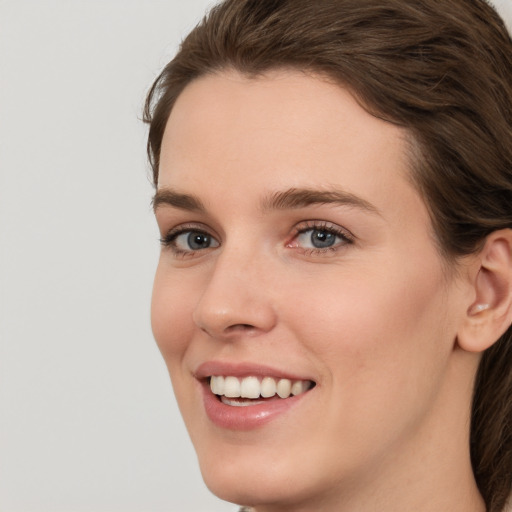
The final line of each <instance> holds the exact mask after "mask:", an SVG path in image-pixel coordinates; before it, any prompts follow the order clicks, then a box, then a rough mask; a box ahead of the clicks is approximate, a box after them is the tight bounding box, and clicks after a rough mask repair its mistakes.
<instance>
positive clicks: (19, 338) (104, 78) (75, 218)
mask: <svg viewBox="0 0 512 512" xmlns="http://www.w3.org/2000/svg"><path fill="white" fill-rule="evenodd" d="M211 3H212V2H210V1H208V0H186V1H185V0H88V1H86V0H32V1H30V0H0V510H1V511H2V512H164V511H165V512H223V511H224V512H229V511H233V510H235V509H236V507H234V506H233V505H231V504H227V503H224V502H221V501H220V500H218V499H216V498H215V497H213V496H212V495H210V493H209V492H208V490H207V489H206V488H205V486H204V484H203V483H202V480H201V477H200V474H199V471H198V468H197V463H196V459H195V455H194V452H193V449H192V447H191V444H190V442H189V440H188V437H187V435H186V431H185V429H184V427H183V424H182V421H181V418H180V416H179V412H178V410H177V407H176V405H175V402H174V398H173V396H172V390H171V386H170V383H169V379H168V375H167V371H166V368H165V366H164V363H163V361H162V359H161V357H160V354H159V352H158V350H157V348H156V345H155V343H154V341H153V339H152V335H151V330H150V324H149V304H150V295H151V285H152V277H153V272H154V268H155V265H156V262H157V257H158V251H159V245H158V233H157V230H156V226H155V223H154V220H153V217H152V214H151V209H150V198H151V195H152V187H151V185H150V183H149V180H148V176H149V169H148V165H147V163H146V157H145V135H146V128H145V127H144V125H143V124H142V122H141V121H140V117H141V110H142V103H143V99H144V95H145V92H146V91H147V89H148V87H149V85H150V84H151V82H152V80H153V79H154V78H155V77H156V75H157V73H158V71H159V70H160V68H161V67H162V66H163V65H164V64H165V63H166V62H167V61H168V60H169V59H170V58H171V56H172V55H173V53H174V52H175V50H176V48H177V45H178V43H179V41H180V40H181V38H182V37H183V36H184V35H185V34H186V33H187V31H188V30H189V29H190V28H192V26H193V25H194V24H195V22H197V21H198V20H199V19H200V17H201V15H202V13H203V12H204V11H205V9H206V7H207V6H208V5H211ZM496 4H497V5H498V6H499V7H500V8H501V9H502V13H503V15H504V16H506V17H507V18H508V20H509V23H510V20H512V0H501V1H500V2H498V1H497V2H496Z"/></svg>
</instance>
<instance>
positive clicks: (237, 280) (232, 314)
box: [193, 251, 277, 339]
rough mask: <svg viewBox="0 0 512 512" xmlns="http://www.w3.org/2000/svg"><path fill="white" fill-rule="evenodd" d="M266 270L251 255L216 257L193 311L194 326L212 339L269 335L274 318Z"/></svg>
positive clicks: (264, 264) (263, 264)
mask: <svg viewBox="0 0 512 512" xmlns="http://www.w3.org/2000/svg"><path fill="white" fill-rule="evenodd" d="M235 252H236V251H235ZM267 267H268V262H266V261H264V258H259V262H258V260H257V259H256V258H255V257H254V255H253V257H252V258H251V257H250V256H244V255H243V254H241V253H239V254H232V255H230V254H228V253H227V251H226V252H224V253H223V254H220V255H219V256H218V258H217V260H216V262H215V265H214V267H213V269H212V270H211V271H210V274H209V278H208V280H207V282H206V284H205V288H204V291H203V293H202V295H201V296H200V299H199V301H198V303H197V304H196V307H195V309H194V312H193V320H194V323H195V324H196V325H197V326H198V327H199V328H200V329H201V330H202V331H204V332H205V333H207V334H208V335H209V336H210V337H212V338H216V339H229V338H234V337H236V336H240V335H247V336H258V335H261V334H264V333H266V332H269V331H271V330H272V329H273V328H274V326H275V324H276V321H277V315H276V310H275V307H274V304H273V301H272V292H271V289H272V286H271V285H270V282H269V281H272V279H271V278H270V276H269V272H268V270H267V272H266V271H265V269H266V268H267Z"/></svg>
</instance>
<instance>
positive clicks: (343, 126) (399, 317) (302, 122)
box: [152, 71, 463, 510]
mask: <svg viewBox="0 0 512 512" xmlns="http://www.w3.org/2000/svg"><path fill="white" fill-rule="evenodd" d="M408 173H409V163H408V159H407V156H406V141H405V134H404V132H403V131H402V130H401V129H400V128H398V127H396V126H393V125H391V124H388V123H386V122H384V121H381V120H378V119H376V118H375V117H372V116H371V115H369V114H368V113H367V112H366V111H365V110H364V109H362V108H361V107H360V106H359V105H358V103H357V102H356V101H355V100H354V98H353V97H352V96H351V94H349V92H347V91H346V90H344V89H342V88H340V87H339V86H336V85H333V84H330V83H328V82H327V81H323V80H321V79H319V78H318V77H314V76H308V75H306V74H302V73H299V72H293V71H279V72H277V71H276V72H272V73H269V74H267V75H265V76H264V77H260V78H256V79H249V78H245V77H243V76H240V75H238V74H236V73H234V72H224V73H219V74H216V75H210V76H207V77H203V78H201V79H198V80H196V81H195V82H193V83H192V84H190V85H189V86H188V87H187V88H186V89H185V90H184V92H183V93H182V94H181V96H180V97H179V98H178V100H177V103H176V105H175V107H174V109H173V111H172V114H171V116H170V119H169V121H168V124H167V127H166V130H165V135H164V140H163V147H162V152H161V164H160V177H159V183H158V191H157V195H156V198H155V211H156V217H157V220H158V225H159V229H160V233H161V236H162V239H163V247H162V251H161V256H160V262H159V265H158V270H157V273H156V278H155V285H154V294H153V304H152V325H153V331H154V334H155V337H156V340H157V343H158V346H159V348H160V350H161V352H162V354H163V356H164V358H165V362H166V364H167V366H168V369H169V372H170V375H171V378H172V383H173V387H174V391H175V393H176V396H177V399H178V403H179V406H180V409H181V412H182V414H183V417H184V419H185V423H186V425H187V428H188V430H189V432H190V435H191V438H192V441H193V443H194V445H195V448H196V450H197V453H198V457H199V462H200V466H201V470H202V473H203V476H204V478H205V481H206V483H207V485H208V486H209V487H210V488H211V489H212V491H213V492H215V493H216V494H218V495H219V496H220V497H222V498H224V499H227V500H229V501H235V502H239V503H249V504H253V505H254V504H258V503H267V504H270V503H276V504H285V503H288V504H291V503H294V502H297V503H298V502H301V501H302V502H304V503H306V502H308V500H310V501H309V502H310V503H311V504H313V503H315V501H314V500H315V499H322V500H328V499H329V497H330V496H333V495H334V494H336V493H337V492H341V490H342V489H345V491H347V489H351V490H352V491H353V490H354V489H357V488H360V487H361V486H364V482H365V481H370V480H371V479H373V480H375V479H376V478H378V476H377V475H380V474H381V473H382V474H384V473H385V472H386V470H387V469H390V468H394V467H404V465H407V464H406V463H407V462H409V461H411V460H413V459H414V458H418V457H420V458H421V453H422V452H421V450H422V448H421V446H423V445H424V444H425V443H424V441H425V440H426V439H427V437H428V436H429V435H431V433H432V431H436V425H437V424H438V423H439V422H440V418H441V417H442V416H443V414H444V412H443V411H444V409H445V406H446V404H448V403H449V402H450V398H449V397H450V390H449V388H450V386H449V384H450V382H449V379H450V378H451V377H450V375H451V372H450V370H449V368H450V361H451V357H452V353H453V351H454V340H455V338H456V334H457V329H458V319H459V317H460V310H461V306H460V304H461V299H460V297H461V294H462V293H463V291H462V287H461V286H459V284H460V283H459V284H458V283H457V282H456V281H455V277H450V276H449V275H447V273H446V271H443V268H444V267H443V262H442V260H441V257H440V256H439V254H438V251H437V250H436V246H435V242H434V237H433V234H432V230H431V223H430V220H429V216H428V213H427V210H426V208H425V204H424V202H423V201H422V199H421V198H420V196H419V195H418V193H417V192H416V190H415V189H414V187H413V186H412V185H411V182H410V180H409V179H408ZM212 376H216V377H218V376H221V377H224V383H222V380H223V379H215V386H218V387H217V388H216V389H215V391H216V393H217V394H214V393H212V391H211V390H210V385H209V382H210V377H212ZM228 377H229V378H228ZM248 377H253V378H252V379H249V378H248ZM287 380H289V381H290V383H291V384H292V385H293V384H294V383H295V386H294V389H293V391H294V392H296V393H298V394H297V395H295V396H294V395H291V396H290V397H288V398H286V396H287V395H288V393H289V392H290V390H289V385H288V382H287ZM263 381H264V382H263ZM280 381H282V382H281V383H280ZM262 382H263V383H262ZM274 384H276V385H277V388H278V391H279V393H280V394H281V395H283V396H284V398H281V396H279V394H275V395H273V396H268V397H266V398H262V397H261V396H260V394H261V393H263V394H264V395H272V393H273V391H274ZM240 393H243V394H245V395H247V396H250V397H256V396H258V398H243V397H242V398H240V397H239V395H240ZM223 394H224V395H231V396H223V397H222V396H221V395H223ZM237 396H238V397H237ZM443 419H445V418H443ZM445 428H449V426H447V427H445ZM427 445H428V443H427ZM323 502H324V501H323ZM325 502H327V501H325ZM312 507H313V508H309V509H308V510H314V509H315V508H314V506H313V505H312Z"/></svg>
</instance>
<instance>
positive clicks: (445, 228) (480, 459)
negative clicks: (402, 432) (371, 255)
mask: <svg viewBox="0 0 512 512" xmlns="http://www.w3.org/2000/svg"><path fill="white" fill-rule="evenodd" d="M279 67H292V68H297V69H301V70H306V71H312V72H315V73H320V74H322V75H324V76H327V77H329V78H330V79H333V80H335V81H336V82H338V83H340V84H343V85H344V86H346V87H349V89H350V90H351V91H352V92H353V93H354V95H355V96H356V97H357V98H358V100H359V101H360V102H361V104H362V105H363V106H364V107H365V108H366V109H367V110H368V111H369V112H370V113H372V114H373V115H375V116H378V117H380V118H383V119H385V120H387V121H389V122H392V123H394V124H398V125H400V126H403V127H405V128H406V129H407V130H408V131H409V133H410V134H411V136H412V140H413V152H414V158H413V166H412V167H413V168H412V178H413V180H414V182H415V184H416V186H417V187H418V189H419V191H420V192H421V193H422V195H423V197H424V198H425V201H426V203H427V206H428V208H429V209H430V213H431V217H432V222H433V225H434V228H435V232H436V236H437V239H438V242H439V246H440V248H441V250H442V253H443V254H444V256H445V257H446V258H447V259H448V260H451V261H453V260H455V259H456V258H457V256H461V255H466V254H470V253H472V252H474V251H476V250H477V249H478V248H479V246H480V244H481V243H482V241H483V240H484V238H485V237H486V236H487V235H488V234H489V233H491V232H492V231H494V230H497V229H502V228H512V41H511V39H510V35H509V34H508V32H507V30H506V28H505V26H504V24H503V21H502V20H501V19H500V18H499V16H498V15H497V14H496V12H495V11H494V10H493V9H492V8H491V7H490V6H489V4H487V3H486V2H485V1H484V0H444V1H443V0H415V1H414V2H410V1H409V0H315V1H314V2H312V1H311V0H226V1H224V2H222V3H221V4H219V5H218V6H216V7H214V8H213V9H212V10H211V12H210V13H209V15H208V16H206V17H205V19H204V20H203V21H202V22H201V23H200V24H199V25H198V26H197V27H196V28H195V29H194V30H193V31H192V32H191V33H190V34H189V35H188V37H187V38H186V39H185V40H184V41H183V43H182V45H181V48H180V51H179V53H178V54H177V56H176V57H175V58H174V59H173V60H172V61H171V62H170V63H169V64H168V65H167V66H166V67H165V69H164V70H163V71H162V73H161V74H160V76H159V77H158V78H157V80H156V81H155V83H154V84H153V86H152V88H151V90H150V92H149V94H148V97H147V100H146V105H145V111H144V120H145V121H146V122H147V123H149V124H150V128H149V139H148V154H149V158H150V162H151V165H152V168H153V179H154V183H155V185H156V184H157V182H158V166H159V156H160V148H161V143H162V137H163V133H164V130H165V125H166V123H167V119H168V117H169V115H170V112H171V109H172V107H173V105H174V102H175V101H176V98H177V97H178V96H179V94H180V93H181V91H183V89H184V88H185V87H186V86H187V85H188V84H189V83H190V82H191V81H192V80H194V79H195V78H197V77H200V76H202V75H205V74H207V73H213V72H215V71H218V70H222V69H226V68H234V69H236V70H238V71H239V72H242V73H245V74H248V75H250V76H254V75H258V74H261V73H264V72H265V71H268V70H270V69H273V68H279ZM471 456H472V463H473V470H474V474H475V478H476V481H477V484H478V486H479V489H480V492H481V493H482V496H483V497H484V500H485V502H486V504H487V508H488V511H489V512H498V511H501V510H502V509H503V507H504V506H505V502H506V500H507V497H508V495H509V493H510V491H511V488H512V330H511V329H509V330H508V331H507V332H506V333H505V334H504V335H503V336H502V338H501V339H500V340H499V341H498V342H497V343H496V344H495V345H494V346H493V347H491V348H490V349H488V350H487V351H486V352H485V353H484V355H483V358H482V361H481V363H480V367H479V371H478V375H477V378H476V384H475V393H474V399H473V410H472V424H471Z"/></svg>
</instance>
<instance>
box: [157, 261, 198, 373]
mask: <svg viewBox="0 0 512 512" xmlns="http://www.w3.org/2000/svg"><path fill="white" fill-rule="evenodd" d="M163 267H164V265H163V264H162V263H160V264H159V266H158V268H157V272H156V275H155V281H154V284H153V296H152V300H151V326H152V329H153V335H154V337H155V340H156V342H157V345H158V348H159V349H160V352H161V353H162V355H163V357H164V359H165V362H166V363H167V365H168V366H169V369H170V367H171V366H172V365H173V364H174V363H178V362H179V361H180V360H181V359H182V357H183V355H184V353H185V351H186V349H187V346H188V342H189V340H190V333H191V331H192V329H193V322H192V311H193V307H194V304H195V300H196V293H195V290H194V287H193V286H192V285H191V283H184V282H182V280H180V279H178V278H177V277H175V276H174V275H173V273H172V272H168V271H165V269H164V268H163Z"/></svg>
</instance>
